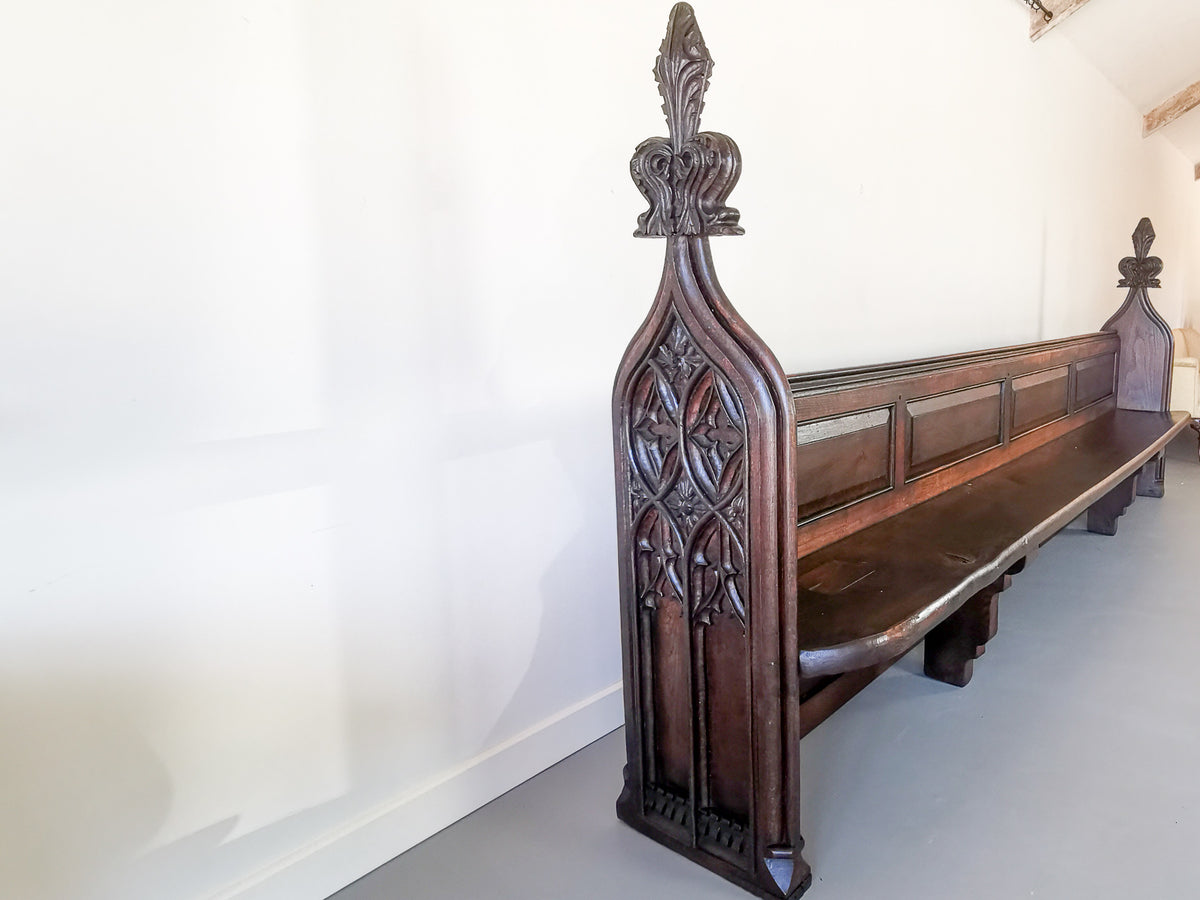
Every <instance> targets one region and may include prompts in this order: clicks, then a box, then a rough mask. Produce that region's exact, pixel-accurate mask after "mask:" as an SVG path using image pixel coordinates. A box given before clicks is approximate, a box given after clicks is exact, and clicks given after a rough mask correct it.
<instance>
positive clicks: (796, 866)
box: [613, 3, 811, 898]
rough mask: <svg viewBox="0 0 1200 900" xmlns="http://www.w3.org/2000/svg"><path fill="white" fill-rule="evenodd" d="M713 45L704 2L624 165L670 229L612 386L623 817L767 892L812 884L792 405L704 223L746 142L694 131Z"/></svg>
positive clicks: (671, 29) (660, 68)
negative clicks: (648, 300)
mask: <svg viewBox="0 0 1200 900" xmlns="http://www.w3.org/2000/svg"><path fill="white" fill-rule="evenodd" d="M711 71H712V58H711V57H710V56H709V55H708V49H707V47H706V46H705V44H704V39H703V37H702V36H701V34H700V30H699V28H698V27H697V25H696V20H695V16H694V14H693V12H692V9H691V7H690V6H688V5H687V4H685V3H680V4H677V5H676V6H675V8H674V9H673V10H672V11H671V16H670V20H669V22H668V24H667V35H666V38H665V39H664V40H663V44H662V48H661V51H660V55H659V57H658V60H657V62H656V64H655V68H654V72H655V76H656V78H657V81H658V84H659V92H660V93H661V95H662V97H663V111H664V113H665V114H666V118H667V125H668V132H669V133H668V136H667V137H656V138H650V139H649V140H646V141H643V142H642V143H641V144H640V145H639V146H638V148H637V150H636V151H635V153H634V156H633V159H632V161H631V163H630V172H631V174H632V176H633V180H634V183H635V184H636V185H637V187H638V188H639V190H640V191H641V192H642V194H643V195H644V196H645V198H646V200H647V201H648V203H649V209H647V210H646V212H645V213H643V214H642V215H641V216H640V217H639V218H638V228H637V231H636V232H635V235H636V236H638V237H664V238H666V241H667V246H666V251H667V252H666V261H665V265H664V269H663V276H662V282H661V284H660V286H659V290H658V295H657V296H656V298H655V300H654V303H653V306H652V307H651V310H650V313H649V315H648V316H647V318H646V320H645V322H643V323H642V326H641V327H640V328H639V329H638V331H637V333H636V334H635V336H634V338H633V340H632V341H631V342H630V345H629V348H628V349H627V350H626V353H625V356H624V358H623V360H622V362H621V366H620V368H619V370H618V372H617V377H616V383H615V385H614V389H613V434H614V456H615V462H616V482H617V513H618V547H619V554H620V558H619V564H620V585H621V613H622V615H621V620H622V635H621V636H622V647H623V652H624V678H625V720H626V750H627V764H626V767H625V787H624V790H623V791H622V793H621V796H620V798H619V799H618V801H617V812H618V815H619V816H620V818H621V819H622V820H623V821H625V822H627V823H629V824H630V825H632V826H633V827H635V828H637V829H638V830H639V831H641V832H643V833H645V834H647V835H649V836H650V837H653V838H654V839H655V840H658V841H660V842H662V843H664V844H666V845H667V846H670V847H672V848H673V849H675V850H677V851H679V852H680V853H683V854H684V855H686V856H688V857H689V858H691V859H693V860H695V861H697V862H699V863H701V864H702V865H704V866H706V867H707V868H709V869H711V870H713V871H715V872H717V873H718V874H720V875H723V876H724V877H726V878H728V879H730V880H732V881H734V882H736V883H738V884H741V885H742V886H743V887H747V888H749V889H750V890H752V891H754V892H756V893H758V894H760V895H762V896H772V897H787V898H794V897H798V896H799V895H800V893H802V892H803V890H804V889H805V888H806V887H807V886H808V884H809V882H810V880H811V876H810V874H809V869H808V865H807V864H806V863H805V862H804V860H803V859H802V857H801V856H800V848H801V844H802V841H801V838H800V832H799V821H798V818H799V780H798V754H799V730H798V729H799V725H798V716H797V710H796V708H795V704H789V703H787V702H786V700H787V699H788V698H791V699H794V698H795V697H796V694H797V679H798V677H799V673H798V667H797V658H798V643H797V638H796V621H795V616H796V611H795V596H796V569H795V553H794V535H793V532H794V528H795V509H796V500H795V486H794V483H793V479H792V477H791V473H792V471H793V462H794V454H795V440H794V436H795V416H794V412H793V408H792V401H791V394H790V391H789V389H788V386H787V380H786V378H785V376H784V374H783V371H782V369H781V368H780V366H779V363H778V361H777V360H776V359H775V357H774V355H773V354H772V353H771V351H770V350H769V349H768V348H767V347H766V345H764V344H763V342H762V341H761V340H760V339H759V338H758V336H757V335H756V334H755V333H754V332H753V331H752V330H751V329H750V327H749V326H748V325H747V324H746V323H745V321H744V320H743V319H742V318H741V317H740V316H739V315H738V314H737V312H736V311H735V310H734V308H733V306H732V305H731V304H730V302H729V300H728V298H726V296H725V294H724V292H723V291H722V290H721V288H720V285H719V284H718V282H717V278H716V275H715V273H714V271H713V266H712V259H711V255H710V249H709V243H708V239H709V237H710V236H712V235H737V234H741V233H742V228H741V227H740V226H739V224H738V212H737V210H735V209H732V208H730V207H728V206H726V205H725V201H726V198H727V197H728V196H729V193H730V191H732V189H733V187H734V185H735V184H736V182H737V178H738V175H739V173H740V169H741V157H740V154H739V152H738V148H737V145H736V144H735V143H734V142H733V141H732V140H731V139H730V138H728V137H726V136H725V135H722V134H716V133H713V132H701V131H700V130H699V122H700V112H701V109H702V108H703V102H704V92H705V90H706V88H707V85H708V79H709V75H710V73H711Z"/></svg>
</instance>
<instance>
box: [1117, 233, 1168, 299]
mask: <svg viewBox="0 0 1200 900" xmlns="http://www.w3.org/2000/svg"><path fill="white" fill-rule="evenodd" d="M1155 237H1156V235H1155V234H1154V226H1153V225H1152V224H1150V220H1149V219H1147V218H1143V219H1142V220H1141V221H1140V222H1138V225H1137V228H1136V229H1135V230H1134V232H1133V252H1134V255H1133V256H1127V257H1125V258H1124V259H1123V260H1121V262H1120V263H1119V264H1118V266H1117V268H1118V269H1120V271H1121V275H1122V276H1123V277H1122V278H1121V280H1120V281H1118V282H1117V287H1127V288H1138V287H1140V288H1156V287H1162V282H1161V281H1159V279H1158V276H1159V274H1160V273H1161V272H1162V269H1163V262H1162V260H1161V259H1159V258H1158V257H1157V256H1150V247H1151V245H1152V244H1153V243H1154V238H1155Z"/></svg>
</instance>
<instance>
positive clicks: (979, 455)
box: [788, 334, 1120, 555]
mask: <svg viewBox="0 0 1200 900" xmlns="http://www.w3.org/2000/svg"><path fill="white" fill-rule="evenodd" d="M1119 346H1120V343H1119V341H1118V340H1117V339H1116V338H1115V336H1113V335H1105V334H1091V335H1082V336H1080V337H1075V338H1065V339H1060V340H1056V341H1046V342H1042V343H1037V344H1026V345H1024V346H1021V347H1006V348H1003V349H1001V350H992V351H981V352H976V353H965V354H959V355H956V356H950V357H942V358H937V359H932V360H930V359H925V360H915V361H913V362H908V363H897V364H891V365H888V366H873V367H868V368H865V369H850V370H839V371H835V372H820V373H815V374H813V375H793V376H789V379H788V380H789V384H790V385H791V388H792V395H793V397H794V398H795V401H796V409H797V414H798V416H799V417H800V424H799V425H798V428H797V430H798V432H799V433H800V434H807V433H808V431H807V430H808V429H810V428H812V429H815V428H824V427H827V423H835V422H844V421H855V418H856V416H860V415H862V414H863V413H864V411H865V410H864V407H873V409H872V410H871V412H872V414H873V415H879V414H880V413H881V412H884V411H890V410H892V409H894V408H896V407H899V408H901V409H902V410H904V419H905V422H906V424H905V427H902V428H898V429H895V432H894V435H893V442H892V445H891V450H890V452H891V454H892V455H891V460H890V464H891V467H892V478H891V481H890V483H884V479H882V478H879V479H877V480H875V481H874V482H866V481H865V479H863V478H862V473H863V472H864V471H872V472H876V473H878V472H879V471H881V469H882V464H883V461H882V459H880V454H881V453H883V452H884V450H883V446H882V441H879V440H877V441H875V442H874V444H873V445H872V446H871V448H870V450H871V452H870V453H868V452H866V445H867V442H866V440H864V439H863V436H862V435H856V436H855V438H854V440H855V441H857V444H854V445H851V444H850V442H849V440H847V441H843V442H842V444H843V445H842V446H841V447H837V448H835V447H833V446H832V445H826V444H825V443H824V442H819V441H811V442H802V443H801V446H800V448H799V452H798V454H797V463H796V464H797V469H796V472H797V496H798V497H804V498H805V505H804V506H802V507H801V508H800V509H799V510H797V513H798V520H799V523H800V525H801V526H802V527H801V528H799V529H797V531H796V550H797V554H798V555H804V554H807V553H811V552H813V551H815V550H817V549H820V548H821V547H822V546H824V545H826V544H829V543H832V542H833V541H836V540H839V539H841V538H843V537H845V536H846V535H847V534H852V533H853V532H855V531H859V530H861V529H862V528H865V527H866V526H868V525H870V524H872V523H874V522H878V521H882V520H884V519H886V518H888V517H889V516H893V515H896V514H897V513H899V512H903V511H904V510H905V509H907V508H909V507H910V506H912V505H914V504H916V503H921V502H923V501H925V500H928V499H929V498H930V497H935V496H937V495H938V494H940V493H943V492H945V491H947V490H949V489H951V488H953V487H955V486H957V485H959V484H965V483H966V482H968V481H970V480H971V479H972V478H977V477H978V476H980V475H982V474H983V473H985V472H988V471H990V470H991V469H994V468H996V467H997V466H1000V465H1003V464H1004V463H1006V462H1009V461H1010V460H1013V459H1016V458H1017V457H1018V456H1020V455H1021V454H1023V453H1027V452H1028V451H1029V450H1031V449H1033V448H1034V447H1037V446H1040V445H1041V444H1044V443H1046V442H1048V441H1051V440H1054V439H1056V438H1058V437H1061V436H1062V435H1063V434H1065V433H1067V432H1068V431H1070V430H1072V429H1074V428H1076V427H1078V426H1079V425H1082V424H1084V423H1086V422H1088V421H1090V420H1092V419H1095V418H1097V417H1099V416H1101V415H1103V414H1105V413H1107V412H1110V411H1111V410H1112V409H1114V408H1116V398H1115V396H1114V395H1113V390H1112V384H1113V381H1112V366H1113V364H1114V361H1115V359H1116V353H1117V350H1118V349H1119ZM1097 361H1098V362H1097ZM1084 363H1088V364H1090V369H1091V371H1093V372H1094V371H1095V370H1096V368H1097V366H1099V367H1100V368H1101V369H1102V368H1103V366H1104V365H1105V364H1107V365H1108V366H1109V374H1108V376H1107V378H1108V381H1107V386H1106V387H1105V388H1104V391H1103V392H1104V393H1105V394H1106V395H1107V398H1106V399H1102V400H1100V401H1099V402H1091V403H1090V404H1073V403H1072V402H1071V399H1070V395H1071V391H1070V385H1071V384H1073V383H1074V382H1075V381H1076V380H1077V379H1076V371H1075V370H1076V367H1077V366H1078V365H1080V364H1084ZM1063 372H1065V377H1066V382H1067V383H1066V384H1065V385H1064V384H1063V383H1062V376H1061V373H1063ZM1047 373H1049V374H1050V375H1051V376H1052V377H1050V378H1049V379H1048V380H1046V381H1037V379H1039V378H1043V377H1044V376H1046V374H1047ZM996 383H1001V384H1004V385H1006V389H1005V393H1007V395H1008V396H1010V397H1011V398H1012V399H1011V400H1010V401H1009V402H1008V403H1007V404H1005V406H1004V408H1003V410H1002V413H1003V418H1002V419H1001V420H1000V422H999V434H1000V439H999V442H998V443H995V437H994V435H995V434H996V426H995V424H994V418H993V415H992V412H993V408H992V407H991V406H990V398H985V399H984V402H982V403H974V404H972V403H962V404H949V405H947V406H945V407H943V408H941V409H937V410H934V411H933V412H932V413H930V414H929V415H928V416H922V418H927V419H928V422H927V423H926V424H927V425H928V430H926V431H923V432H922V437H923V438H927V437H928V436H929V435H932V436H933V437H934V438H936V440H940V441H943V442H947V441H948V442H949V444H948V445H947V448H943V449H948V448H949V447H950V446H951V445H956V446H954V447H953V451H954V452H944V453H942V454H940V455H939V454H938V453H936V452H934V453H931V452H930V451H928V450H922V449H921V448H918V449H917V451H916V452H917V462H918V466H917V468H916V470H915V471H913V469H912V467H911V465H910V450H909V447H910V444H911V441H912V434H911V431H912V428H911V427H910V426H909V425H908V424H907V421H908V411H909V410H910V409H911V406H910V401H909V398H912V401H913V402H914V403H915V405H916V408H917V412H918V413H922V412H924V407H923V404H924V403H925V400H926V399H927V398H930V397H936V398H947V397H949V398H954V397H957V396H961V395H963V394H969V392H970V391H971V390H972V389H974V388H978V387H979V386H980V385H981V384H983V385H987V384H996ZM1056 392H1060V393H1059V394H1058V396H1057V397H1056V396H1055V393H1056ZM1030 396H1032V397H1033V398H1034V399H1032V400H1030V399H1023V398H1028V397H1030ZM889 398H890V400H891V404H892V405H890V406H886V407H882V408H881V407H880V406H879V404H880V403H886V402H888V399H889ZM1063 403H1065V404H1066V406H1067V412H1066V414H1065V415H1062V416H1057V417H1056V414H1057V412H1058V411H1059V410H1060V409H1061V406H1062V404H1063ZM860 405H861V406H860ZM855 407H859V408H858V409H855ZM976 411H979V413H980V414H979V415H977V416H976V417H975V419H974V421H972V420H971V415H972V413H974V412H976ZM830 412H833V413H834V415H832V416H830V415H827V414H828V413H830ZM1018 414H1020V415H1021V416H1023V418H1022V419H1021V420H1020V422H1021V427H1018V426H1017V421H1018V420H1017V418H1016V417H1017V415H1018ZM819 416H823V417H819ZM806 419H807V421H806ZM1041 420H1045V421H1041ZM989 431H990V432H991V436H990V437H989V436H988V432H989ZM959 435H961V437H960V436H959ZM971 435H974V440H972V439H971ZM930 444H931V441H930V440H928V439H926V440H925V441H924V443H923V445H922V447H929V446H930ZM835 459H837V462H835V461H834V460H835ZM930 459H933V464H930V463H929V460H930ZM806 479H808V480H807V482H806V481H805V480H806Z"/></svg>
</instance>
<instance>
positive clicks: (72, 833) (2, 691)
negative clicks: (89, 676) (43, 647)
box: [0, 676, 171, 900]
mask: <svg viewBox="0 0 1200 900" xmlns="http://www.w3.org/2000/svg"><path fill="white" fill-rule="evenodd" d="M137 695H138V688H137V686H136V685H134V684H132V683H131V684H119V683H96V682H95V681H94V680H88V681H86V682H84V681H82V680H79V679H75V678H67V677H65V676H64V677H63V678H62V680H61V681H59V682H50V681H45V682H42V683H38V684H28V683H27V684H16V683H14V682H12V681H9V680H7V679H6V680H5V682H4V683H3V684H2V685H0V723H3V733H2V734H0V773H3V785H4V800H3V806H4V815H3V816H0V882H2V891H3V894H4V896H5V897H9V898H13V900H16V898H20V900H64V898H73V900H74V898H80V900H82V898H90V897H97V896H104V895H106V893H107V891H108V890H109V887H110V885H111V883H112V881H113V880H114V878H118V877H120V876H121V871H120V870H121V868H122V866H123V864H124V863H126V862H127V861H128V860H130V859H132V858H133V857H134V855H135V854H137V853H139V852H140V851H141V850H142V848H143V847H145V846H146V844H147V842H148V841H149V840H150V839H151V838H153V836H154V834H155V833H156V832H157V831H158V829H159V828H160V827H161V825H162V824H163V822H164V821H165V819H166V816H167V811H168V809H169V807H170V804H171V785H170V781H169V779H168V776H167V771H166V769H165V768H164V766H163V764H162V761H161V760H160V759H159V758H158V756H157V755H156V754H155V753H154V751H153V750H152V749H151V747H150V746H149V744H148V743H147V742H146V740H145V739H144V738H143V737H142V736H141V734H140V733H139V730H138V728H137V727H136V723H137V721H138V719H139V718H140V716H139V715H134V714H133V710H132V709H130V708H129V705H130V702H131V698H135V697H136V696H137Z"/></svg>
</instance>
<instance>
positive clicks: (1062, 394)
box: [1012, 366, 1071, 437]
mask: <svg viewBox="0 0 1200 900" xmlns="http://www.w3.org/2000/svg"><path fill="white" fill-rule="evenodd" d="M1012 395H1013V420H1012V436H1013V437H1020V436H1021V435H1023V434H1025V433H1026V432H1029V431H1032V430H1033V429H1035V428H1040V427H1041V426H1042V425H1048V424H1049V423H1051V422H1057V421H1058V420H1059V419H1065V418H1066V417H1067V416H1068V415H1070V412H1071V368H1070V367H1069V366H1057V367H1055V368H1053V369H1046V370H1045V371H1042V372H1034V373H1032V374H1030V375H1020V376H1018V377H1016V378H1014V379H1013V380H1012Z"/></svg>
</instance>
